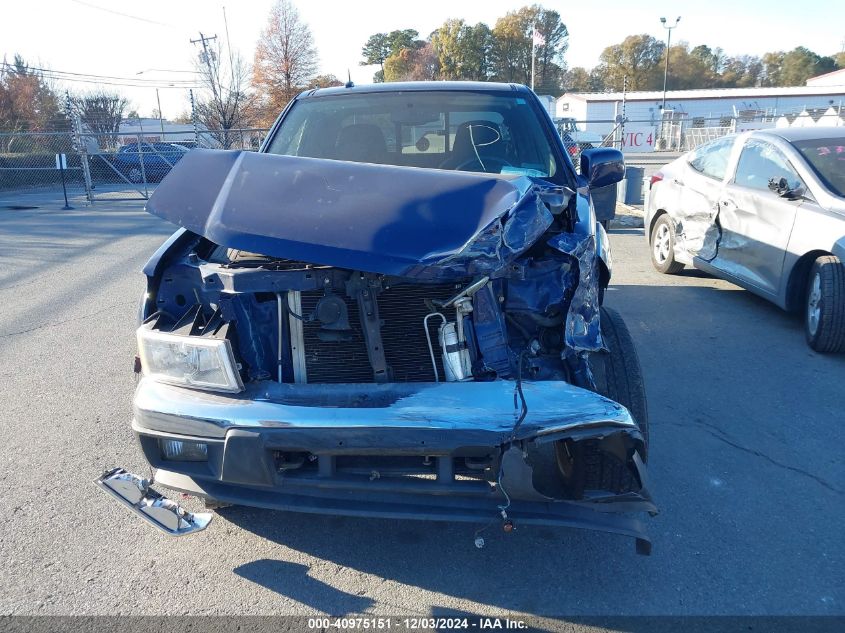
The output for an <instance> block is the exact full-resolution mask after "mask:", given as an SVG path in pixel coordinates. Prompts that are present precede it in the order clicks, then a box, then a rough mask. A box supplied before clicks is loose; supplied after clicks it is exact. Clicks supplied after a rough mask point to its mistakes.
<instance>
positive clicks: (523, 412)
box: [475, 349, 528, 548]
mask: <svg viewBox="0 0 845 633" xmlns="http://www.w3.org/2000/svg"><path fill="white" fill-rule="evenodd" d="M527 351H528V350H527V349H524V350H522V351H521V352H520V353H519V361H518V362H519V365H518V366H517V370H516V387H515V389H514V394H513V406H514V410H515V411H516V410H519V411H520V413H519V416H518V417H517V420H516V422H515V423H514V425H513V429H512V430H511V436H510V439H509V440H508V447H509V448H510V446H512V445H513V442H514V439H515V438H516V432H517V430H519V427H520V425H521V424H522V422H523V421H524V420H525V418H526V416H527V415H528V403H527V402H526V401H525V394H524V393H523V392H522V363H523V359H524V358H525V354H526V352H527ZM520 403H521V405H520ZM505 452H507V450H506V451H504V452H503V453H502V456H503V457H504V453H505ZM504 472H505V468H504V466H503V465H502V464H499V474H498V476H497V477H496V487H497V488H498V489H499V490H501V491H502V494H503V495H504V496H505V503H504V504H500V505H497V506H496V507H497V508H498V509H499V516H500V517H501V519H502V521H504V522H505V526H506V527H507V525H508V524H509V519H508V509H509V508H510V507H511V498H510V495H509V494H508V491H507V490H506V489H505V487H504V486H503V485H502V475H504ZM496 521H497V519H496V518H493V519H490V521H488V522H487V523H486V524H485V525H483V526H482V527H480V528H478V529H477V530H476V531H475V546H476V547H478V548H481V547H484V539H483V538H481V534H482V532H484V531H485V530H486V529H487V528H489V527H490V526H491V525H493V523H495V522H496ZM511 529H512V527H511Z"/></svg>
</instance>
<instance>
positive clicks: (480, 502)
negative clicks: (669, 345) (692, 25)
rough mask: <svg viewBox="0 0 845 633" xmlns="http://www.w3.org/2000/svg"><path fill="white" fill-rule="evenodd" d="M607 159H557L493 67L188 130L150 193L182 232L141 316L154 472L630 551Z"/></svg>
mask: <svg viewBox="0 0 845 633" xmlns="http://www.w3.org/2000/svg"><path fill="white" fill-rule="evenodd" d="M421 139H423V140H421ZM623 171H624V166H623V163H622V156H621V154H620V153H619V152H618V151H616V150H613V149H606V148H602V149H593V150H587V151H585V152H583V154H582V156H581V174H582V175H580V176H576V174H575V172H574V170H573V167H572V164H571V162H570V161H569V159H568V157H567V154H566V152H565V150H564V147H563V145H562V143H561V140H560V137H559V136H558V134H557V133H556V132H555V129H554V126H553V124H552V121H551V119H550V118H549V117H548V115H547V114H546V113H545V110H544V109H543V107H542V105H541V103H540V102H539V100H538V99H537V97H536V96H535V95H534V93H533V92H531V91H530V90H528V89H527V88H526V87H525V86H516V85H506V84H490V83H409V84H401V83H389V84H380V85H376V86H364V87H344V88H329V89H323V90H316V91H309V92H307V93H304V94H302V95H300V96H299V97H298V98H296V99H295V100H294V101H293V102H291V104H290V105H289V106H288V107H287V108H286V109H285V111H284V112H283V113H282V115H281V116H280V117H279V119H278V121H277V122H276V124H275V126H274V128H273V129H272V131H271V133H270V134H269V136H268V139H267V140H266V142H265V143H264V145H263V147H262V150H261V152H259V153H255V152H241V151H205V150H196V151H192V152H191V153H190V154H189V155H188V156H186V157H185V158H184V160H182V161H181V162H180V163H179V164H178V165H177V166H176V167H175V168H174V170H173V172H172V173H171V175H170V176H169V177H168V178H167V179H166V180H165V181H164V182H163V183H162V184H161V185H160V186H159V187H158V188H157V190H156V192H155V193H154V194H153V196H152V197H151V199H150V201H149V203H148V206H147V208H148V210H149V211H150V212H151V213H153V214H155V215H158V216H160V217H162V218H165V219H168V220H170V221H171V222H174V223H176V224H178V225H179V226H180V227H181V228H180V229H179V230H178V231H177V232H176V233H175V234H174V235H173V236H172V237H171V238H170V239H169V240H168V241H167V242H166V243H165V244H164V245H163V246H162V247H161V248H160V249H159V251H158V252H157V253H156V254H155V255H154V256H153V258H152V259H151V260H150V262H149V263H148V264H147V266H146V268H145V269H144V272H145V274H146V276H147V290H146V292H145V294H144V296H143V300H142V303H141V313H140V327H139V328H138V345H139V348H140V368H141V370H142V371H143V374H144V375H143V378H142V379H141V381H140V383H139V385H138V388H137V391H136V393H135V401H134V422H133V429H134V430H135V432H136V434H137V436H138V439H139V441H140V445H141V448H142V450H143V452H144V455H145V457H146V459H147V460H148V461H149V463H150V464H151V465H152V466H153V467H155V468H156V469H157V473H156V476H155V479H156V481H157V482H158V483H161V484H162V485H164V486H166V487H168V488H171V489H174V490H178V491H182V492H185V493H188V494H190V495H196V496H199V497H203V498H205V499H207V500H209V502H210V503H212V504H220V503H223V504H241V505H251V506H260V507H265V508H276V509H283V510H294V511H302V512H314V513H337V514H346V515H358V516H376V517H393V518H406V519H439V520H446V521H471V522H476V523H478V524H479V525H484V524H489V523H491V521H493V520H498V521H500V522H501V525H502V526H503V528H504V529H505V530H506V531H509V530H510V529H512V528H513V525H514V524H519V523H533V524H547V525H563V526H574V527H582V528H591V529H598V530H606V531H610V532H616V533H619V534H624V535H628V536H632V537H635V538H636V539H637V546H638V547H637V549H638V551H640V552H644V553H645V552H647V551H648V550H649V547H650V546H649V542H648V539H647V536H646V533H645V530H644V527H643V524H642V523H641V521H640V518H639V517H638V516H637V515H636V514H632V513H637V512H642V511H646V512H655V506H654V505H653V503H652V501H651V498H650V496H649V493H648V490H647V489H646V484H645V481H646V478H645V462H646V459H647V455H648V419H647V412H646V402H645V394H644V390H643V383H642V376H641V375H640V368H639V363H638V361H637V355H636V351H635V349H634V347H633V344H632V341H631V338H630V336H629V334H628V331H627V329H626V328H625V325H624V323H623V321H622V318H621V317H620V316H619V314H617V313H616V312H614V311H613V310H610V309H606V308H602V307H601V305H600V304H601V299H602V296H603V294H604V288H605V287H606V286H607V283H608V281H609V279H610V272H611V260H610V255H609V251H608V242H607V236H606V235H605V233H604V230H603V229H602V228H601V226H600V225H599V224H598V223H597V222H596V219H595V215H594V213H593V209H592V208H591V204H590V190H591V189H595V188H598V187H606V186H608V185H611V184H613V183H615V182H617V181H618V180H619V179H620V178H621V176H622V173H623ZM576 191H577V192H578V193H576ZM98 483H99V484H100V485H101V486H102V487H103V488H104V489H105V490H106V491H107V492H109V493H110V494H112V495H114V496H116V497H117V498H118V499H120V500H121V501H122V502H123V503H125V504H126V505H128V506H129V507H130V508H132V509H133V510H135V511H136V512H137V513H139V514H141V515H142V516H144V517H145V518H147V519H148V520H150V521H151V522H153V523H154V524H155V525H157V526H158V527H161V528H162V529H164V530H165V531H167V532H168V533H170V534H174V535H179V534H186V533H189V532H192V531H196V530H198V529H202V528H204V527H205V526H206V525H207V524H208V522H209V521H210V519H211V515H210V514H207V513H193V514H191V513H187V512H186V511H184V510H183V509H181V508H179V507H178V506H176V505H175V504H173V503H172V502H170V501H168V500H167V499H166V498H165V497H162V496H161V495H160V494H159V493H157V492H155V491H154V490H153V489H152V488H150V486H149V482H148V481H145V480H143V479H141V478H140V477H138V476H135V475H132V474H131V473H128V472H126V471H124V470H122V469H115V470H113V471H110V472H108V473H105V474H104V475H103V476H102V477H101V478H100V479H99V480H98ZM477 544H478V545H482V544H483V541H478V542H477Z"/></svg>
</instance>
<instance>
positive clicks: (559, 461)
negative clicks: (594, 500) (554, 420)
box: [529, 307, 649, 499]
mask: <svg viewBox="0 0 845 633" xmlns="http://www.w3.org/2000/svg"><path fill="white" fill-rule="evenodd" d="M601 332H602V337H603V338H604V343H605V345H606V347H607V350H608V351H607V352H597V353H594V354H592V355H591V356H590V361H589V364H590V370H591V371H592V373H593V380H594V382H595V385H596V392H597V393H600V394H601V395H603V396H605V397H607V398H610V399H611V400H614V401H615V402H618V403H619V404H621V405H623V406H624V407H625V408H627V409H628V411H629V412H630V413H631V416H632V417H633V418H634V421H635V422H636V423H637V425H638V426H639V428H640V433H641V434H642V437H643V446H642V449H641V452H640V458H641V459H642V461H643V462H644V463H645V462H647V461H648V442H649V431H648V407H647V404H646V395H645V386H644V383H643V376H642V370H641V368H640V362H639V358H638V356H637V350H636V348H635V347H634V342H633V340H632V339H631V335H630V333H629V332H628V328H627V326H626V325H625V322H624V321H623V320H622V317H621V316H620V315H619V313H618V312H616V310H613V309H610V308H604V307H603V308H601ZM529 462H530V464H531V466H532V468H533V473H534V477H533V483H534V487H535V488H536V489H537V490H538V491H539V492H541V493H542V494H545V495H547V496H549V497H554V498H561V497H563V498H568V499H581V498H583V496H584V492H585V491H587V490H601V491H608V492H614V493H616V494H623V493H625V492H630V491H636V490H639V488H640V482H639V481H637V480H636V477H635V476H634V473H633V472H632V471H631V469H630V468H629V466H628V464H627V460H625V461H622V460H620V459H618V458H617V457H615V456H614V455H612V454H610V453H608V452H606V451H604V450H601V447H600V440H581V441H577V442H575V441H571V440H564V441H558V442H552V443H548V444H539V445H536V446H534V447H533V448H532V449H531V450H529Z"/></svg>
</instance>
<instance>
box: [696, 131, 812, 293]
mask: <svg viewBox="0 0 845 633" xmlns="http://www.w3.org/2000/svg"><path fill="white" fill-rule="evenodd" d="M781 178H783V179H785V180H786V183H787V186H788V188H789V190H790V191H796V192H800V191H802V190H803V188H804V184H803V183H802V182H801V178H800V177H799V176H798V174H797V173H796V171H795V170H794V169H793V168H792V165H790V163H789V161H788V160H787V158H786V157H785V156H784V155H783V153H781V151H780V150H779V149H777V148H776V147H775V146H774V145H772V144H771V143H768V142H766V141H762V140H760V139H757V138H754V137H751V138H749V139H748V140H747V141H746V143H745V145H744V146H743V148H742V153H741V154H740V156H739V160H738V161H737V166H736V172H735V175H734V177H733V178H732V179H731V181H730V182H728V184H727V185H725V188H724V190H723V193H722V195H721V196H720V199H719V225H720V226H721V233H722V234H721V236H720V238H719V245H718V251H717V256H716V258H715V259H714V260H713V261H712V262H711V264H712V265H713V266H715V267H716V268H718V269H719V270H722V271H724V272H725V273H726V274H728V275H731V276H733V277H736V278H737V279H739V280H741V281H743V282H745V283H748V284H750V285H752V286H754V287H755V288H757V289H758V290H760V291H762V292H763V293H764V294H767V295H776V294H777V293H778V291H779V289H780V284H781V273H782V271H783V261H784V256H785V254H786V248H787V244H788V243H789V235H790V233H791V232H792V226H793V224H794V223H795V215H796V212H797V210H798V207H799V206H801V204H802V202H803V198H802V197H801V196H800V195H786V196H784V195H780V194H778V193H777V192H776V191H773V190H771V189H770V188H769V181H770V180H771V179H775V180H779V179H781Z"/></svg>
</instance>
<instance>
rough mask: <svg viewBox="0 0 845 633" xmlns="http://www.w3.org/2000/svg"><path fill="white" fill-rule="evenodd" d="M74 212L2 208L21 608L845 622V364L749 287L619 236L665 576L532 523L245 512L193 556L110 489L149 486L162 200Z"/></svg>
mask: <svg viewBox="0 0 845 633" xmlns="http://www.w3.org/2000/svg"><path fill="white" fill-rule="evenodd" d="M4 203H7V201H4ZM2 206H3V205H2V204H0V207H2ZM60 206H61V205H58V204H52V205H47V206H41V207H40V208H37V209H28V210H26V209H24V210H20V209H18V210H11V209H3V208H0V379H2V380H1V381H0V384H1V385H2V387H0V389H1V390H2V394H3V395H2V406H0V433H2V438H3V459H2V460H0V561H3V562H2V568H3V572H2V573H0V613H2V614H79V613H85V614H185V613H192V614H220V613H225V614H311V613H314V612H328V613H332V614H345V613H353V612H356V613H357V612H364V611H369V612H372V613H377V614H385V615H400V614H420V615H428V614H433V615H449V614H460V613H475V614H491V615H501V614H505V613H512V614H541V615H550V616H566V615H571V616H577V615H582V616H583V615H595V614H601V615H604V614H606V615H612V614H622V615H637V614H681V615H683V614H699V615H706V614H843V613H845V585H843V583H842V576H843V569H845V565H844V564H843V563H845V549H843V547H842V533H843V532H842V530H843V525H845V503H843V501H845V498H843V497H845V468H843V452H842V447H843V445H845V442H843V439H844V437H843V436H845V415H844V414H843V411H842V407H841V403H840V401H839V396H840V394H841V391H842V385H843V379H845V357H842V356H839V357H836V356H828V357H826V356H821V355H818V354H816V353H814V352H812V351H811V350H810V349H809V348H808V347H807V346H806V344H805V343H804V340H803V334H802V329H801V326H800V322H799V321H798V320H797V319H796V318H795V317H792V316H790V315H787V314H785V313H783V312H781V311H780V310H779V309H777V308H775V307H774V306H772V305H770V304H768V303H766V302H764V301H763V300H760V299H758V298H756V297H754V296H753V295H751V294H750V293H748V292H746V291H743V290H740V289H738V288H736V287H735V286H733V285H731V284H729V283H727V282H723V281H719V280H715V279H712V278H709V277H706V276H704V275H701V274H698V273H696V272H695V271H690V270H688V271H686V273H685V274H683V275H679V276H677V277H665V276H661V275H658V274H657V273H656V272H654V271H653V270H652V268H651V265H650V263H649V261H648V253H647V250H646V248H645V244H644V239H643V237H642V230H641V229H618V230H615V231H613V232H612V233H611V241H612V245H613V248H614V259H615V264H614V278H613V284H612V287H611V289H610V290H609V291H608V293H607V303H608V304H609V305H612V306H613V307H615V308H617V309H618V310H619V311H620V312H621V313H622V315H623V316H624V317H625V319H626V320H627V323H628V325H629V327H630V329H631V332H632V335H633V337H634V340H635V342H636V343H637V345H638V347H639V352H640V359H641V362H642V365H643V370H644V374H645V378H646V385H647V390H648V398H649V408H650V418H651V436H652V445H651V449H650V457H651V462H650V476H651V489H652V490H653V492H654V495H655V497H656V500H657V503H658V505H659V506H660V508H661V514H660V515H659V516H658V517H656V518H654V519H651V520H650V521H649V525H650V530H651V534H652V538H653V541H654V553H653V555H652V556H651V557H641V556H637V555H636V554H635V552H634V543H633V541H632V540H630V539H626V538H623V537H618V536H613V535H606V534H600V533H592V532H585V531H577V530H567V529H548V528H535V527H528V526H520V525H519V523H518V522H517V530H516V531H515V532H514V533H512V534H505V533H503V532H501V531H499V530H498V529H489V530H488V531H487V532H486V533H485V536H486V540H487V545H486V547H485V548H484V549H480V550H479V549H477V548H476V547H475V546H474V544H473V538H474V530H475V528H476V526H471V525H468V524H455V525H452V524H444V523H429V522H410V523H402V522H398V521H384V520H365V519H350V518H327V517H322V516H310V515H300V514H284V513H277V512H270V511H263V510H253V509H244V508H228V509H224V510H222V511H221V512H220V513H219V516H217V517H216V518H215V520H214V522H213V523H212V525H211V527H210V528H209V529H208V530H206V531H205V532H202V533H200V534H197V535H194V536H190V537H186V538H181V539H170V538H168V537H166V536H164V535H161V534H159V533H158V532H156V531H154V530H153V529H152V528H150V527H149V526H147V525H145V524H142V523H141V521H140V520H139V519H137V518H136V517H134V516H132V515H131V514H130V513H128V512H126V511H125V510H123V509H121V508H119V507H118V506H117V505H116V504H114V503H113V502H112V501H111V500H109V499H108V498H107V497H106V496H105V495H104V494H103V493H102V492H100V491H99V490H97V489H96V488H95V487H94V486H93V485H92V483H91V481H92V480H93V479H94V478H95V477H96V476H98V475H99V474H100V473H101V472H102V471H103V470H104V469H106V468H108V467H112V466H115V465H121V466H124V467H126V468H128V469H130V470H134V471H136V472H142V473H144V472H147V471H146V466H145V463H144V461H143V460H142V457H141V454H140V451H139V450H138V449H137V448H136V446H135V440H134V438H133V436H132V432H131V430H130V419H131V406H130V405H131V398H132V390H133V387H134V384H135V377H134V375H133V374H132V360H133V355H134V353H135V342H134V329H135V317H136V306H137V302H138V298H139V295H140V293H141V291H142V288H143V280H142V276H141V274H140V272H139V271H140V269H141V267H142V265H143V264H144V262H145V261H146V259H147V257H148V256H149V255H150V254H151V253H152V252H153V250H154V249H155V248H156V247H157V246H158V245H159V244H160V243H161V242H162V241H163V240H164V239H165V237H166V236H167V235H168V234H169V233H170V232H171V229H172V227H171V226H169V225H167V224H166V223H164V222H162V221H160V220H158V219H156V218H153V217H151V216H149V215H147V214H146V213H144V212H143V210H142V209H141V206H140V203H138V202H134V203H128V202H126V203H120V202H113V203H112V202H110V203H108V204H105V203H99V204H97V205H96V206H95V207H94V208H90V207H88V208H86V207H83V206H81V205H80V206H78V208H77V209H76V210H73V211H60V210H59V207H60ZM529 405H530V403H529Z"/></svg>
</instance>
